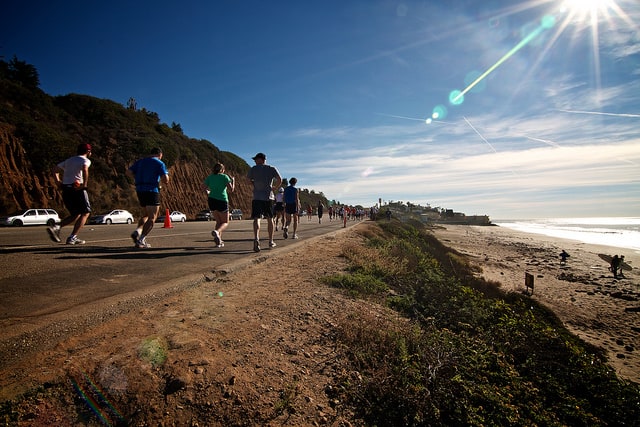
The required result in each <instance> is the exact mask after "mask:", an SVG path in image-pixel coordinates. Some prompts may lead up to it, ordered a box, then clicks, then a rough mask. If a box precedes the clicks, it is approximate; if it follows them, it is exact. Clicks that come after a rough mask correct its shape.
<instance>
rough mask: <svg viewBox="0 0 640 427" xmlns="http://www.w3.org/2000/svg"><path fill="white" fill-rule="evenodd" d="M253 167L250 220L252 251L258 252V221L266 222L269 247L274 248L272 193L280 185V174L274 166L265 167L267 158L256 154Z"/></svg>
mask: <svg viewBox="0 0 640 427" xmlns="http://www.w3.org/2000/svg"><path fill="white" fill-rule="evenodd" d="M252 159H253V161H254V162H256V164H255V166H253V167H252V168H251V169H249V174H248V175H247V176H248V177H249V180H250V181H251V182H252V183H253V200H252V202H251V218H252V219H253V237H254V240H253V250H254V252H260V219H261V218H262V217H264V218H266V220H267V231H268V233H269V247H271V248H273V247H275V246H276V242H274V241H273V208H272V203H273V199H274V196H273V192H274V190H277V189H278V188H280V186H281V185H282V177H281V176H280V172H278V169H276V168H275V167H274V166H271V165H267V164H266V163H265V162H266V161H267V156H266V155H265V154H264V153H258V154H256V155H255V156H253V157H252Z"/></svg>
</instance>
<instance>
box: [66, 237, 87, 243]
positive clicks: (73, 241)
mask: <svg viewBox="0 0 640 427" xmlns="http://www.w3.org/2000/svg"><path fill="white" fill-rule="evenodd" d="M85 243H86V242H85V241H84V240H80V239H78V237H77V236H73V237H71V236H69V238H68V239H67V245H84V244H85Z"/></svg>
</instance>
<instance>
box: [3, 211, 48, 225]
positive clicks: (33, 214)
mask: <svg viewBox="0 0 640 427" xmlns="http://www.w3.org/2000/svg"><path fill="white" fill-rule="evenodd" d="M58 222H60V217H59V216H58V212H56V211H54V210H53V209H27V210H25V211H21V212H16V213H14V214H11V215H5V216H2V217H0V225H13V226H15V227H21V226H23V225H48V226H49V227H52V226H53V225H55V224H56V223H58Z"/></svg>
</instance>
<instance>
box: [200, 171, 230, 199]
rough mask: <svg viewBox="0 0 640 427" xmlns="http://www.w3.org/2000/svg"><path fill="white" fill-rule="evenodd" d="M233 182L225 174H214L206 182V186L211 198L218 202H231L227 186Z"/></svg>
mask: <svg viewBox="0 0 640 427" xmlns="http://www.w3.org/2000/svg"><path fill="white" fill-rule="evenodd" d="M230 182H231V178H229V175H227V174H224V173H212V174H211V175H209V176H208V177H206V178H205V180H204V185H206V186H207V187H208V188H209V197H210V198H212V199H216V200H224V201H225V202H228V201H229V196H227V184H229V183H230Z"/></svg>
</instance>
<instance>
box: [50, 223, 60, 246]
mask: <svg viewBox="0 0 640 427" xmlns="http://www.w3.org/2000/svg"><path fill="white" fill-rule="evenodd" d="M47 232H48V233H49V237H51V240H53V241H54V242H56V243H60V242H61V241H62V240H60V226H59V225H54V226H53V227H49V228H47Z"/></svg>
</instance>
